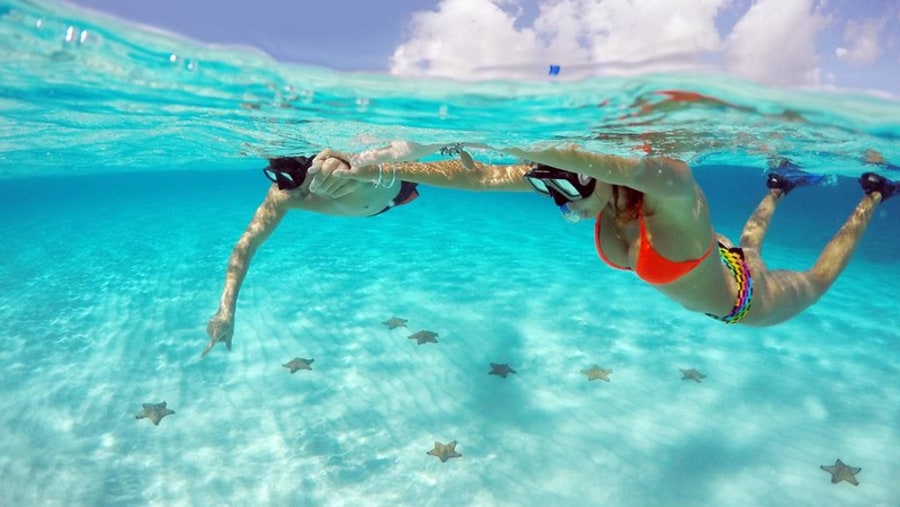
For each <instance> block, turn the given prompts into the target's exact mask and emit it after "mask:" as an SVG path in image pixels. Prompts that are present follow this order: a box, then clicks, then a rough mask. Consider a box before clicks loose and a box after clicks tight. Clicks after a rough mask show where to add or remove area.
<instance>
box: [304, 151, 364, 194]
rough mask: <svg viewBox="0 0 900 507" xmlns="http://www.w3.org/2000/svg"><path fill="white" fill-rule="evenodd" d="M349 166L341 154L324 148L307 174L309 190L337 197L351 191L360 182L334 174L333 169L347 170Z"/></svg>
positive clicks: (357, 186) (356, 187)
mask: <svg viewBox="0 0 900 507" xmlns="http://www.w3.org/2000/svg"><path fill="white" fill-rule="evenodd" d="M349 170H350V166H349V164H347V162H346V158H345V156H344V155H343V154H341V153H338V152H331V151H330V150H326V151H324V152H322V153H319V155H317V156H316V158H314V159H313V163H312V165H311V166H310V168H309V172H308V173H307V174H309V175H311V176H312V179H311V180H310V182H309V191H310V192H311V193H313V194H316V195H320V196H324V197H330V198H332V199H339V198H341V197H344V196H345V195H348V194H351V193H353V192H354V191H355V190H357V189H358V188H359V186H360V184H361V183H360V182H358V181H354V180H352V179H347V178H341V177H339V176H337V177H336V176H334V172H335V171H349Z"/></svg>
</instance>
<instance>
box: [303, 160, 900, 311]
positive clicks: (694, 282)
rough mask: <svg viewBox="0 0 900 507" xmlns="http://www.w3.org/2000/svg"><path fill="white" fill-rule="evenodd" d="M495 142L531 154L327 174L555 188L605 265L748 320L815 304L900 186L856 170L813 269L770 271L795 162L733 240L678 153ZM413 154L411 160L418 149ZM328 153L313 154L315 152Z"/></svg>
mask: <svg viewBox="0 0 900 507" xmlns="http://www.w3.org/2000/svg"><path fill="white" fill-rule="evenodd" d="M409 144H411V145H412V144H414V143H409ZM416 146H418V145H416ZM477 147H484V148H490V147H487V146H477ZM491 149H495V148H491ZM393 151H394V152H396V150H393ZM457 151H460V147H457ZM497 151H501V152H503V153H506V154H508V155H512V156H515V157H519V158H521V159H524V160H530V161H533V162H534V163H531V164H517V165H486V164H481V163H475V164H473V168H472V169H471V170H466V169H465V168H464V167H463V164H462V163H461V162H457V161H455V160H449V161H439V162H431V163H409V162H404V163H391V162H390V161H391V160H396V156H395V155H392V154H391V152H390V151H388V150H384V151H381V152H379V151H371V152H367V153H363V154H360V155H359V156H357V157H355V158H352V159H351V160H353V161H354V162H356V163H355V164H354V167H352V169H351V168H350V167H349V166H348V167H346V168H345V169H343V170H337V171H332V173H331V177H333V178H353V179H356V180H361V181H370V180H371V179H372V178H373V175H374V174H376V173H380V172H384V171H389V172H391V173H392V174H394V173H396V177H397V178H402V179H404V180H410V181H416V182H419V183H422V184H428V185H434V186H439V187H450V188H459V189H465V190H519V191H522V190H529V189H532V188H533V189H534V190H537V191H538V192H540V193H542V194H546V195H548V196H550V197H552V198H553V200H554V202H555V203H556V205H557V206H558V207H559V209H560V210H561V211H562V213H563V216H564V218H566V219H567V220H568V221H572V222H574V221H578V220H580V219H584V218H593V219H594V220H595V224H594V240H595V246H596V250H597V254H598V255H599V256H600V258H601V259H602V260H603V261H604V262H606V263H607V264H609V265H610V266H611V267H613V268H616V269H623V270H630V271H634V272H635V274H636V275H637V276H638V277H640V278H641V279H643V280H644V281H646V282H647V283H649V284H650V285H652V286H653V287H654V288H656V289H657V290H659V291H660V292H662V293H663V294H665V295H666V296H668V297H669V298H670V299H672V300H674V301H676V302H678V303H680V304H681V305H682V306H684V307H685V308H687V309H689V310H692V311H696V312H701V313H704V314H706V315H708V316H710V317H713V318H715V319H717V320H720V321H722V322H725V323H728V324H737V323H741V324H746V325H750V326H770V325H773V324H777V323H779V322H783V321H785V320H788V319H790V318H792V317H794V316H795V315H797V314H799V313H800V312H802V311H803V310H805V309H806V308H808V307H809V306H811V305H812V304H814V303H815V302H816V301H817V300H818V299H819V298H820V297H821V296H822V295H823V294H824V293H825V292H826V291H827V290H828V288H829V287H830V286H831V285H832V283H833V282H834V281H835V279H836V278H837V276H838V275H839V274H840V273H841V271H843V269H844V268H845V267H846V265H847V263H848V262H849V260H850V257H851V255H852V254H853V251H854V250H855V248H856V246H857V244H858V243H859V240H860V238H861V237H862V235H863V232H864V231H865V229H866V226H867V225H868V224H869V221H870V220H871V219H872V216H873V214H874V211H875V207H876V206H877V205H878V204H879V203H880V202H882V201H884V200H885V199H887V198H889V197H891V196H893V195H895V194H896V193H898V192H900V186H898V185H897V184H895V183H894V182H892V181H889V180H887V179H886V178H884V177H882V176H879V175H877V174H875V173H865V174H863V175H862V176H861V177H860V179H859V183H860V185H861V186H862V188H863V190H864V192H865V195H864V196H863V198H862V200H860V202H859V204H858V205H857V206H856V209H855V210H854V211H853V213H852V214H851V215H850V217H849V218H848V219H847V221H846V222H845V223H844V225H843V226H842V227H841V228H840V230H838V232H837V233H836V234H835V235H834V237H833V238H832V239H831V240H830V241H829V242H828V244H827V245H825V247H824V249H823V250H822V252H821V253H820V255H819V257H818V259H817V260H816V262H815V264H814V265H813V267H812V268H811V269H810V270H808V271H787V270H769V269H768V267H767V266H766V265H765V263H764V262H763V260H762V257H761V256H760V254H761V248H762V242H763V239H764V237H765V234H766V230H767V228H768V226H769V223H770V221H771V219H772V215H773V213H774V212H775V207H776V204H777V203H778V201H780V200H781V199H782V198H784V197H785V196H786V195H787V194H788V193H790V191H791V190H792V189H794V188H795V187H797V186H802V185H806V184H810V183H813V182H814V178H812V177H811V175H809V174H808V173H805V172H803V171H800V170H799V169H794V170H792V171H789V172H785V173H783V174H782V173H778V172H772V173H770V174H769V177H768V179H767V186H768V188H769V190H768V192H767V193H766V195H765V196H764V197H763V199H762V201H761V202H760V203H759V205H758V206H757V208H756V210H755V211H754V213H753V214H752V215H751V216H750V218H749V220H748V221H747V223H746V224H745V225H744V229H743V233H742V234H741V238H740V243H739V245H738V246H734V245H733V244H732V243H731V242H730V241H729V240H728V239H727V238H726V237H724V236H722V235H719V234H716V232H715V231H714V230H713V227H712V224H711V222H710V215H709V208H708V205H707V201H706V197H705V195H704V194H703V191H702V189H701V188H700V186H699V185H698V184H697V182H696V181H695V180H694V175H693V173H692V172H691V169H690V167H688V165H687V164H686V163H684V162H682V161H680V160H676V159H672V158H667V157H644V158H625V157H619V156H615V155H603V154H598V153H590V152H587V151H583V150H581V149H579V148H566V149H556V148H551V149H545V150H523V149H501V150H497ZM414 152H415V153H416V155H417V158H418V157H420V156H421V155H420V154H421V152H422V150H421V149H419V150H418V151H414ZM328 154H329V152H323V153H321V154H319V156H317V157H316V161H317V162H320V161H321V160H323V159H324V158H325V157H327V156H328ZM392 157H393V158H392ZM344 159H346V157H345V158H344ZM406 160H409V158H406ZM377 162H383V163H381V164H378V163H377ZM315 166H316V164H315V163H314V167H315Z"/></svg>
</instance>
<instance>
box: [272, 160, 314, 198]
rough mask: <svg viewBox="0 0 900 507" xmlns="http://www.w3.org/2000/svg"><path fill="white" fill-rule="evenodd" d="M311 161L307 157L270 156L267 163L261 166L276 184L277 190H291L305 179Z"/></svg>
mask: <svg viewBox="0 0 900 507" xmlns="http://www.w3.org/2000/svg"><path fill="white" fill-rule="evenodd" d="M312 161H313V159H311V158H308V157H278V158H270V159H269V165H267V166H266V167H264V168H263V174H265V175H266V178H269V180H271V181H272V183H275V184H277V185H278V190H293V189H295V188H297V187H299V186H300V185H302V184H303V182H304V181H305V180H306V173H307V171H309V166H310V165H312Z"/></svg>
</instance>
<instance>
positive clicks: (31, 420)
mask: <svg viewBox="0 0 900 507" xmlns="http://www.w3.org/2000/svg"><path fill="white" fill-rule="evenodd" d="M70 27H72V30H69V28H70ZM173 55H174V56H173ZM0 60H2V62H0V63H2V65H0V83H2V85H0V91H2V94H0V109H2V111H3V114H2V115H0V125H2V128H0V136H2V137H0V139H2V146H3V150H2V153H0V203H2V213H0V218H2V220H0V237H2V238H4V241H5V243H6V244H5V245H4V248H3V249H2V250H0V252H2V253H0V287H2V290H0V322H3V325H2V326H0V339H2V343H3V344H4V346H3V347H2V348H0V364H2V365H3V375H2V380H0V397H2V400H3V401H4V405H5V410H3V411H0V430H2V431H0V504H2V505H212V504H223V505H254V504H267V505H348V506H349V505H353V506H356V505H479V506H481V505H486V506H492V505H585V504H587V505H622V506H645V505H666V506H694V505H703V504H705V505H748V506H781V505H815V506H819V505H860V506H894V505H898V504H900V490H898V489H897V487H896V482H897V478H898V477H900V453H898V452H896V449H897V448H898V444H900V384H898V383H897V380H896V379H897V376H898V372H900V331H898V327H897V317H896V304H895V294H894V288H895V287H897V286H898V284H900V263H898V261H897V260H896V253H897V252H900V224H898V220H897V216H898V214H900V201H895V200H891V201H888V202H886V203H884V204H883V205H882V206H881V207H880V208H879V210H878V212H877V214H876V217H875V218H874V219H873V221H872V223H871V224H870V226H869V230H868V232H867V234H866V236H865V237H864V239H863V241H862V243H861V245H860V246H859V248H858V250H857V252H856V255H855V256H854V259H853V261H852V262H851V263H850V265H849V267H848V268H847V270H846V271H845V272H844V274H843V275H842V276H841V277H840V278H839V279H838V281H837V282H836V283H835V285H834V286H833V287H832V289H831V290H830V291H829V292H828V293H827V294H826V295H825V297H823V298H822V299H821V301H820V302H819V303H818V304H816V305H815V306H813V307H812V308H810V309H809V310H808V311H806V312H805V313H803V314H801V315H800V316H798V317H796V318H795V319H793V320H791V321H789V322H787V323H785V324H782V325H779V326H775V327H771V328H765V329H752V328H743V327H739V326H738V327H727V326H724V325H721V324H719V323H717V322H715V321H712V320H711V319H708V318H706V317H703V316H702V315H698V314H693V313H690V312H687V311H685V310H683V309H682V308H680V307H679V306H678V305H677V304H675V303H672V302H670V301H669V300H667V299H666V298H664V297H662V296H661V295H660V294H659V293H657V292H655V291H654V290H653V289H651V288H650V287H648V286H646V285H645V284H643V283H641V282H640V281H639V280H638V279H636V278H635V277H634V276H633V275H631V274H629V273H621V272H618V271H614V270H610V269H608V268H607V267H606V266H605V265H603V264H602V263H601V262H600V261H599V260H597V258H596V253H595V252H594V251H593V246H592V230H591V227H590V225H589V224H587V223H581V224H576V225H569V224H566V223H564V222H563V221H562V220H560V218H559V216H558V213H557V212H556V211H554V210H553V208H552V207H550V206H549V205H548V204H547V202H546V200H545V199H543V198H541V197H540V196H537V195H530V194H523V195H508V194H468V193H463V192H454V191H448V190H439V189H431V188H423V189H422V191H421V193H422V196H421V197H420V198H419V199H418V200H416V201H415V202H414V203H412V204H410V205H408V206H405V207H401V208H398V209H395V210H392V211H391V212H389V213H387V214H384V215H382V216H379V217H377V218H372V219H349V218H336V217H327V216H319V215H312V214H308V213H302V212H294V213H291V214H289V215H288V217H287V218H286V219H285V220H284V221H283V222H282V224H281V225H280V226H279V228H278V230H277V231H276V233H275V234H274V235H273V236H272V237H271V238H270V239H269V241H268V242H266V244H265V245H264V246H263V247H262V248H261V249H260V251H259V252H258V253H257V255H256V257H255V258H254V261H253V264H252V266H251V268H250V271H249V274H248V276H247V279H246V281H245V283H244V286H243V289H242V291H241V296H240V300H239V303H238V308H237V316H236V327H235V338H234V347H233V350H232V351H231V352H226V351H225V350H224V348H222V347H217V348H216V349H214V350H213V352H212V353H211V354H210V355H209V356H207V357H206V358H204V359H202V360H201V359H200V357H199V354H200V351H201V350H202V349H203V346H204V345H205V344H206V341H207V337H206V335H205V331H204V328H205V325H206V322H207V320H208V319H209V317H210V316H211V315H212V313H213V312H214V311H215V309H216V308H217V305H218V298H219V295H220V291H221V288H222V282H223V277H224V272H225V267H226V261H227V259H228V256H229V254H230V252H231V248H232V246H233V244H234V242H235V241H236V240H237V238H238V237H239V236H240V234H241V232H242V231H243V230H244V228H245V226H246V224H247V222H248V221H249V219H250V217H251V216H252V214H253V211H254V210H255V207H256V206H257V205H258V203H259V202H260V201H261V199H262V197H263V195H264V194H265V192H266V189H267V183H268V182H267V180H265V179H264V178H263V177H262V175H261V174H260V173H259V168H260V167H261V166H262V165H264V161H263V160H262V158H261V157H262V156H266V155H278V154H289V153H309V152H315V151H316V150H318V149H320V148H323V147H337V148H341V149H346V150H361V149H366V148H370V147H374V146H380V145H383V144H385V143H387V142H389V141H390V140H392V139H410V140H414V141H419V142H450V141H473V142H487V143H491V144H506V143H508V144H532V143H539V142H548V141H550V142H557V141H559V142H578V143H581V144H584V145H586V146H588V147H590V148H592V149H598V150H604V151H609V152H616V153H622V154H635V153H640V152H639V151H636V149H637V148H639V147H640V146H642V145H643V144H644V143H645V142H648V140H649V141H650V142H653V143H654V145H655V146H658V150H660V151H662V152H663V153H670V154H673V155H677V156H681V157H683V158H685V159H687V160H689V161H690V162H691V163H692V164H693V165H694V166H695V168H696V172H697V177H698V179H699V180H700V182H701V184H702V185H703V187H704V189H705V190H706V193H707V195H708V196H709V200H710V206H711V208H712V211H713V220H714V223H715V225H716V228H717V230H719V231H720V232H722V233H724V234H726V235H729V236H731V237H732V238H735V237H736V236H737V235H738V234H739V232H740V229H741V227H742V225H743V222H744V220H745V219H746V218H747V216H748V215H749V213H750V212H751V211H752V210H753V208H754V206H755V205H756V203H757V202H758V199H759V198H760V197H761V196H762V195H763V192H764V184H763V174H764V171H765V167H766V160H767V158H768V157H769V156H771V155H783V156H789V157H790V158H791V159H792V160H795V161H797V162H798V163H799V164H801V165H802V166H804V167H806V168H808V169H810V170H815V171H817V172H822V173H826V174H829V175H832V176H833V177H832V178H831V184H829V185H825V186H820V187H816V188H812V189H799V190H796V191H795V192H793V193H792V194H791V196H790V197H789V198H788V199H786V200H785V201H784V202H783V204H782V205H781V206H780V207H779V210H778V212H777V214H776V216H775V219H774V221H773V225H772V228H771V231H770V233H769V236H768V237H767V242H766V249H765V257H766V259H767V261H768V262H769V263H770V265H771V266H774V267H780V268H794V269H805V268H806V267H808V266H809V265H811V263H812V262H813V261H814V259H815V256H816V255H817V253H818V249H819V248H821V246H822V245H824V243H825V242H826V241H827V240H828V238H829V237H830V235H831V234H832V233H833V232H834V231H835V230H837V228H838V227H839V226H840V224H841V223H842V221H843V220H844V219H845V218H846V216H847V215H848V214H849V213H850V210H851V209H852V208H853V206H854V205H855V204H856V202H857V201H858V199H859V197H860V190H859V187H858V186H857V185H856V183H855V182H854V177H855V176H857V175H859V174H860V173H861V172H862V171H864V170H868V169H871V166H865V165H864V164H863V163H862V161H861V157H862V153H863V151H864V150H865V149H868V148H872V149H877V150H878V151H880V152H881V153H882V154H883V155H884V156H885V158H886V159H887V160H888V161H893V162H894V163H898V162H897V161H900V143H898V141H897V139H898V136H900V123H898V118H900V106H898V103H897V101H896V100H894V99H889V98H879V97H873V96H866V95H859V94H853V93H849V92H834V91H788V90H775V89H768V88H764V87H760V86H758V85H753V84H750V83H745V82H739V81H733V80H729V79H727V78H724V77H715V76H684V75H679V76H651V77H644V78H622V79H604V80H595V81H586V82H562V81H553V82H533V83H507V82H490V83H455V82H447V81H421V80H403V79H397V78H392V77H388V76H379V75H367V74H341V73H336V72H332V71H328V70H325V69H320V68H309V67H301V66H288V65H285V64H281V63H276V62H273V61H271V60H269V59H268V58H266V57H265V56H263V55H259V54H256V53H253V52H251V51H248V50H245V49H238V48H231V49H226V48H209V47H203V46H200V45H197V44H194V43H191V42H189V41H185V40H181V39H177V38H174V37H171V36H166V35H163V34H158V33H152V32H149V31H146V30H137V29H135V28H133V27H129V26H126V25H124V24H121V23H119V22H118V21H115V20H110V19H105V18H103V17H99V16H97V15H95V14H85V13H83V12H79V11H72V10H68V9H67V8H65V7H61V6H58V5H56V4H45V3H41V2H4V3H0ZM667 89H687V90H691V91H695V92H699V93H703V94H705V95H708V96H712V97H716V98H717V99H719V100H721V101H723V102H725V103H727V105H721V104H690V105H688V106H685V107H680V108H675V109H671V110H666V109H664V108H656V109H653V110H651V111H649V112H645V111H642V110H641V108H640V106H638V105H635V104H636V103H638V102H640V101H641V100H650V101H651V102H653V101H658V100H659V97H658V94H654V91H659V90H667ZM653 134H664V135H665V137H664V139H666V140H671V139H674V140H678V141H679V142H678V143H668V144H658V143H659V138H658V137H654V136H653ZM476 156H478V157H482V158H490V157H492V156H493V155H492V154H490V153H476ZM885 175H887V176H893V177H900V172H889V171H886V172H885ZM394 315H396V316H399V317H403V318H406V319H408V326H409V328H408V329H403V328H400V329H395V330H388V329H387V328H386V327H385V326H383V325H382V324H381V322H382V321H383V320H386V319H388V318H389V317H391V316H394ZM420 329H427V330H431V331H433V332H436V333H438V342H439V343H437V344H425V345H416V344H415V342H414V341H412V340H409V339H407V337H408V336H409V335H410V334H412V333H413V332H415V331H418V330H420ZM297 356H299V357H306V358H314V359H315V362H314V363H313V370H312V371H298V372H297V373H296V374H294V375H291V374H289V373H288V371H287V370H286V369H284V368H282V366H281V365H282V364H283V363H285V362H287V361H288V360H290V359H291V358H293V357H297ZM491 362H495V363H509V364H510V366H512V367H513V368H515V369H516V370H517V372H518V373H516V374H515V375H510V376H509V377H508V378H506V379H502V378H499V377H496V376H492V375H487V372H488V371H489V370H490V367H489V364H490V363H491ZM593 364H597V365H600V366H602V367H604V368H607V369H612V370H613V373H612V374H611V375H610V382H609V383H606V382H602V381H597V382H588V381H587V380H586V379H585V377H584V375H582V374H581V373H580V370H582V369H585V368H588V367H590V366H592V365H593ZM691 367H695V368H697V369H699V370H700V371H702V372H703V373H705V374H706V375H707V377H706V379H704V381H703V382H702V383H699V384H697V383H694V382H690V381H682V380H681V373H680V372H679V369H687V368H691ZM161 401H166V402H167V403H168V406H169V407H170V408H171V409H173V410H175V414H174V415H171V416H169V417H166V418H165V419H163V420H162V422H161V423H160V425H159V426H153V425H152V424H150V423H149V422H148V421H147V420H135V418H134V415H135V414H136V413H138V412H140V410H141V404H142V403H158V402H161ZM451 440H456V441H458V445H457V451H458V452H460V453H461V454H462V457H461V458H458V459H451V460H449V461H447V462H446V463H441V462H440V461H439V460H438V459H436V458H434V457H432V456H428V455H427V454H426V452H427V451H429V450H431V449H432V447H433V446H434V442H435V441H440V442H445V443H446V442H449V441H451ZM838 458H840V459H842V460H843V461H844V462H845V463H848V464H849V465H851V466H858V467H862V472H861V473H860V474H859V475H858V479H859V482H860V485H859V486H858V487H854V486H852V485H850V484H848V483H846V482H844V483H840V484H836V485H835V484H831V483H830V482H829V476H828V474H826V473H825V472H823V471H822V470H820V469H819V466H820V465H830V464H832V463H834V460H835V459H838Z"/></svg>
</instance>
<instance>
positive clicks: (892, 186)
mask: <svg viewBox="0 0 900 507" xmlns="http://www.w3.org/2000/svg"><path fill="white" fill-rule="evenodd" d="M859 186H861V187H862V189H863V190H864V191H865V192H866V194H871V193H872V192H878V193H879V194H881V200H882V202H884V201H886V200H888V198H889V197H892V196H894V195H895V194H897V193H898V192H900V185H898V184H897V182H895V181H891V180H889V179H887V178H885V177H884V176H881V175H880V174H875V173H871V172H869V173H863V174H862V176H860V177H859Z"/></svg>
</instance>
